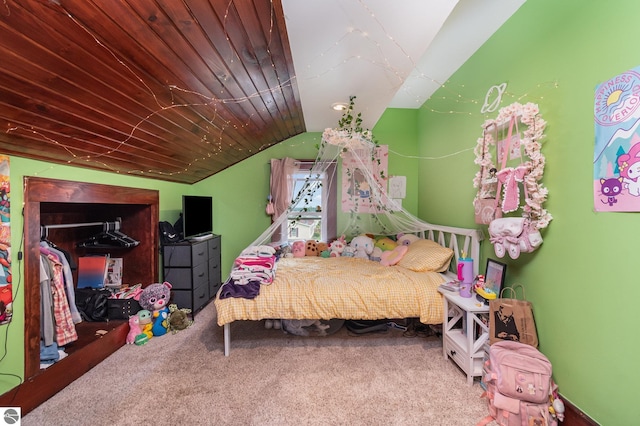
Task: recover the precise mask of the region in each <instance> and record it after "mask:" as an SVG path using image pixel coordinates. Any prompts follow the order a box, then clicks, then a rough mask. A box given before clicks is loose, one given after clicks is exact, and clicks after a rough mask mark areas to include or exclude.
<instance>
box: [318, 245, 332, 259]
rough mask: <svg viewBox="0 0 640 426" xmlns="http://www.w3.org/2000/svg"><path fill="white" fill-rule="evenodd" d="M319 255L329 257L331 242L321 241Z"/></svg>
mask: <svg viewBox="0 0 640 426" xmlns="http://www.w3.org/2000/svg"><path fill="white" fill-rule="evenodd" d="M317 248H318V256H320V257H329V244H327V243H324V242H322V241H320V242H319V243H318V246H317Z"/></svg>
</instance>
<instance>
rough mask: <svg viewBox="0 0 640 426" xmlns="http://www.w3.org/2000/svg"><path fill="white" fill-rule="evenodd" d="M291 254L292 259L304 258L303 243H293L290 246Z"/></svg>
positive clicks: (304, 249) (304, 248)
mask: <svg viewBox="0 0 640 426" xmlns="http://www.w3.org/2000/svg"><path fill="white" fill-rule="evenodd" d="M291 253H293V257H305V255H306V246H305V243H304V241H294V242H293V245H292V246H291Z"/></svg>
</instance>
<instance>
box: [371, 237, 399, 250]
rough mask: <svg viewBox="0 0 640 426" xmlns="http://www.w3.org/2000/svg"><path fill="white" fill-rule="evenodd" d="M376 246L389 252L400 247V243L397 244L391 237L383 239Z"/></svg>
mask: <svg viewBox="0 0 640 426" xmlns="http://www.w3.org/2000/svg"><path fill="white" fill-rule="evenodd" d="M374 246H375V247H379V248H380V250H382V251H388V250H393V249H394V248H396V247H397V246H398V243H396V242H395V241H393V240H392V239H391V238H389V237H382V238H380V239H379V240H377V241H376V242H375V244H374Z"/></svg>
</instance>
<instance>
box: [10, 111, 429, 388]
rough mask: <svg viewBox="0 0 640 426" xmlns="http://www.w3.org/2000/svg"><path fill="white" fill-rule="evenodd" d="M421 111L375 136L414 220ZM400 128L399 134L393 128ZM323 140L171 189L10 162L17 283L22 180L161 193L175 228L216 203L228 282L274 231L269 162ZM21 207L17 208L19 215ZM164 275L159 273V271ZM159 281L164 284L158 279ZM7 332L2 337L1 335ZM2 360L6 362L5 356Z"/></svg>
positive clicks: (276, 150)
mask: <svg viewBox="0 0 640 426" xmlns="http://www.w3.org/2000/svg"><path fill="white" fill-rule="evenodd" d="M416 117H417V111H415V110H413V111H400V110H395V111H393V110H392V111H389V112H387V113H385V116H384V117H383V118H382V119H381V120H380V122H379V125H378V127H377V128H376V129H374V130H375V131H379V133H380V135H379V137H378V141H379V143H381V144H388V145H389V149H390V155H389V173H390V174H393V175H406V176H407V179H408V181H409V182H408V185H407V198H406V200H405V201H406V202H405V203H404V205H405V208H407V209H408V210H410V211H412V212H414V213H416V212H417V204H418V190H417V186H418V185H417V174H418V166H417V162H416V161H415V160H411V157H412V156H415V155H416V153H417V150H416V146H415V140H416V135H417V126H416ZM398 127H400V128H402V131H400V132H396V131H394V129H395V128H398ZM320 137H321V134H320V133H305V134H302V135H299V136H296V137H294V138H291V139H288V140H286V141H284V142H282V143H280V144H278V145H276V146H274V147H271V148H269V149H267V150H265V151H263V152H261V153H259V154H256V155H254V156H252V157H250V158H248V159H246V160H244V161H242V162H241V163H239V164H237V165H235V166H233V167H230V168H228V169H226V170H224V171H222V172H220V173H218V174H216V175H215V176H212V177H210V178H208V179H205V180H203V181H201V182H198V183H196V184H194V185H185V184H176V183H168V182H163V181H158V180H152V179H145V178H139V177H130V176H125V175H121V174H112V173H103V172H95V171H91V170H87V169H82V168H76V167H70V166H61V165H56V164H51V163H46V162H41V161H34V160H28V159H24V158H21V157H11V158H10V163H11V188H12V191H11V205H12V207H13V208H12V217H11V234H12V235H11V236H12V238H11V245H12V248H13V250H12V272H13V275H14V280H15V281H14V282H20V283H22V282H23V281H22V279H21V277H23V276H24V271H23V265H22V263H21V262H20V261H18V258H17V253H18V251H19V250H18V249H16V248H18V247H21V245H20V243H21V241H20V239H21V234H22V227H23V221H22V215H20V214H19V212H20V208H19V206H21V205H22V202H23V194H22V190H21V189H22V181H23V177H24V176H38V177H43V178H52V179H67V180H75V181H82V182H93V183H106V184H110V185H120V186H130V187H137V188H147V189H156V190H158V191H159V192H160V220H167V221H169V222H171V223H173V222H175V220H176V219H177V218H178V215H179V213H180V210H181V207H182V195H183V194H199V195H211V196H213V203H214V206H213V208H214V217H213V226H214V232H215V233H217V234H221V235H222V266H223V267H222V274H223V279H224V277H226V276H228V273H229V271H230V270H231V265H232V262H233V260H234V259H235V257H236V256H237V255H238V253H240V251H241V250H242V249H244V248H245V247H246V246H247V245H249V244H250V243H251V242H252V241H254V239H255V238H257V237H258V236H259V235H260V234H261V233H262V232H263V231H264V230H265V229H266V228H267V227H268V226H269V224H270V217H269V216H267V215H266V213H265V206H266V199H267V195H268V194H269V172H270V168H269V160H270V159H271V158H283V157H286V156H289V157H293V158H299V159H313V158H315V156H316V153H317V146H318V144H319V143H320ZM17 206H18V207H17ZM159 267H160V265H159ZM160 276H162V275H161V274H160ZM15 287H16V288H17V290H16V295H15V301H14V310H15V314H14V316H13V320H12V322H11V323H10V324H9V325H8V326H7V325H5V326H1V327H0V346H3V345H4V343H5V341H6V342H7V348H8V349H7V355H6V357H5V358H4V359H3V360H2V361H0V393H3V392H5V391H7V390H9V389H11V388H13V387H14V386H16V385H17V384H18V383H19V382H20V379H19V377H21V376H22V374H23V368H24V364H23V362H24V361H23V359H24V351H23V346H24V340H23V332H24V318H23V315H22V312H24V309H23V306H24V302H23V295H24V292H23V290H24V285H23V284H22V285H21V286H20V287H18V286H15ZM3 330H4V331H5V333H3V332H2V331H3ZM0 356H1V355H0Z"/></svg>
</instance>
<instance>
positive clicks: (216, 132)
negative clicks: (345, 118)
mask: <svg viewBox="0 0 640 426" xmlns="http://www.w3.org/2000/svg"><path fill="white" fill-rule="evenodd" d="M231 3H232V2H229V5H228V6H227V9H226V11H225V15H224V19H223V27H224V28H225V30H224V34H225V37H226V41H227V43H229V44H231V43H232V41H231V39H230V37H229V34H228V33H227V31H226V23H227V19H228V17H229V10H230V8H231ZM358 3H359V4H360V5H361V7H362V8H363V9H365V10H366V11H367V13H368V14H369V16H370V18H371V20H372V21H373V22H374V23H375V25H376V26H378V27H379V28H380V29H381V31H382V32H383V33H384V35H385V36H386V40H387V41H388V42H389V43H390V44H391V45H392V46H394V47H395V49H396V53H398V52H399V53H400V54H401V55H402V56H403V57H404V58H405V59H406V60H407V61H409V62H410V63H411V65H412V68H413V69H414V70H417V72H418V76H419V78H420V79H422V80H426V81H428V82H429V83H431V84H435V85H437V87H439V88H440V89H441V92H442V93H445V95H443V96H439V97H437V98H432V99H435V100H438V101H443V102H446V103H448V104H451V103H453V104H458V105H465V106H464V107H462V108H460V109H459V110H456V109H449V110H445V111H442V110H438V109H436V108H428V107H427V108H426V110H427V111H429V112H431V113H437V114H458V115H467V116H470V117H471V116H476V115H479V116H482V113H481V112H479V111H480V108H479V106H480V105H482V102H483V100H477V99H471V98H467V97H465V96H463V94H462V93H463V92H464V86H463V85H461V86H459V87H458V88H457V89H456V88H454V87H450V86H452V85H451V83H450V82H449V81H447V82H439V81H437V80H436V79H434V78H431V77H429V76H428V75H426V74H425V73H424V72H422V71H421V70H419V69H418V64H417V62H416V60H415V59H414V58H413V57H412V56H411V55H410V54H408V53H407V52H406V51H405V50H404V49H403V47H402V46H401V44H400V43H399V42H398V41H397V40H396V39H395V38H394V36H393V34H389V33H388V32H387V31H386V29H385V28H384V25H383V24H382V23H381V22H380V20H379V19H378V18H377V17H376V15H375V13H373V11H372V10H371V9H370V8H369V6H368V5H367V4H366V2H365V1H363V0H359V1H358ZM4 4H5V7H6V9H7V16H9V14H10V12H11V10H10V8H9V5H8V4H7V2H6V1H5V2H4ZM58 6H59V7H60V8H61V10H63V11H64V13H65V14H66V16H67V17H68V18H69V20H70V21H71V22H72V23H73V24H74V25H77V26H79V27H80V28H82V29H83V30H84V31H85V32H86V33H87V34H88V35H89V36H90V37H91V38H92V39H93V40H94V41H95V43H96V44H97V46H99V48H101V49H104V50H105V51H107V52H108V53H109V54H110V56H111V57H112V58H113V59H114V60H115V61H116V62H117V63H118V64H119V66H120V67H122V69H123V70H124V72H126V73H128V74H131V75H133V76H134V77H135V79H136V80H137V81H139V82H140V85H141V87H142V88H143V90H144V92H145V93H148V96H150V97H151V98H152V99H153V101H154V103H155V104H156V105H157V108H156V109H155V110H153V111H152V112H150V113H149V114H147V115H146V116H144V117H143V118H141V119H138V120H137V121H136V122H135V123H134V124H132V126H131V129H130V131H129V132H128V133H127V134H126V136H125V137H124V138H123V139H122V140H120V141H118V142H117V144H116V145H115V146H114V147H112V148H107V147H105V148H104V151H103V152H101V153H96V154H88V155H85V154H81V153H79V152H77V149H74V148H73V147H72V146H71V145H69V144H65V143H64V142H63V141H62V140H56V139H54V138H52V137H49V136H46V135H44V134H42V132H39V131H37V130H35V129H33V128H24V127H22V126H17V125H14V124H12V123H8V125H7V130H6V133H16V134H19V133H20V132H25V133H31V134H33V135H37V136H38V137H39V138H42V139H43V140H45V141H47V142H49V143H51V144H53V145H55V146H58V147H60V148H61V149H62V150H63V151H65V152H66V153H68V155H69V157H70V158H69V160H68V161H67V162H66V164H69V165H73V164H76V163H79V162H93V163H95V164H100V165H101V166H102V168H105V169H108V170H111V171H112V172H115V173H119V174H127V175H135V176H146V175H152V176H175V175H180V174H182V173H186V172H188V171H189V170H190V169H191V168H193V167H195V165H196V163H198V162H201V161H206V160H207V159H210V158H212V157H216V156H218V155H221V153H222V152H223V141H224V137H225V134H226V132H228V131H229V130H230V129H234V130H238V129H247V128H249V126H250V125H251V123H252V120H253V119H255V113H251V114H248V116H247V117H246V119H244V120H243V121H242V122H233V121H232V120H231V119H228V118H225V117H223V116H222V115H221V114H220V113H219V111H218V109H217V107H218V105H221V104H231V103H234V104H241V103H244V102H250V101H251V100H252V99H254V98H259V97H260V96H261V95H262V94H264V93H266V92H271V93H274V94H277V93H278V92H281V91H282V90H283V89H285V88H291V87H293V86H294V85H295V80H296V77H292V78H290V79H287V80H285V81H280V77H279V76H278V73H276V72H274V75H276V76H278V84H277V85H276V86H275V87H270V88H268V89H265V90H262V91H258V92H255V93H252V94H249V95H247V96H242V97H230V96H226V97H225V95H228V94H227V93H225V92H224V90H221V91H220V93H219V95H220V96H219V97H214V96H211V95H206V94H203V93H199V92H198V91H194V90H191V89H186V88H183V87H180V86H179V85H176V84H170V83H169V84H166V86H165V88H166V90H167V91H168V94H169V95H170V99H171V103H170V104H164V103H163V102H162V101H161V100H160V97H159V96H158V94H157V93H156V92H154V90H153V89H152V88H151V86H150V85H149V84H148V83H147V82H146V81H145V79H144V78H143V77H141V75H140V74H138V73H137V72H136V71H135V70H134V69H133V68H132V67H131V66H129V65H128V64H127V63H126V62H125V61H124V60H122V59H121V58H120V57H119V56H118V54H117V53H116V52H114V51H112V50H111V49H110V48H109V47H108V46H107V45H106V44H105V43H103V42H102V41H101V40H100V39H99V38H98V36H97V35H96V34H94V33H93V32H92V31H91V30H90V29H89V28H88V27H87V26H85V25H84V24H83V23H82V22H80V21H79V20H78V19H76V18H75V17H74V16H73V15H72V14H71V13H70V12H69V11H68V10H66V9H65V8H64V6H63V5H61V4H58ZM273 31H274V10H273V5H272V6H271V20H270V26H269V28H268V38H269V40H271V37H272V35H273ZM355 34H357V35H359V36H360V37H363V38H365V39H366V40H367V41H368V42H369V43H371V45H372V46H374V47H375V51H376V52H378V54H379V55H380V56H381V58H380V56H379V57H377V58H376V57H365V56H362V55H361V54H353V55H351V56H349V57H346V58H344V59H343V60H342V61H341V62H340V63H338V64H327V68H325V69H323V70H322V71H319V72H317V73H315V74H313V75H309V76H308V77H306V78H305V79H307V80H310V79H317V78H320V77H321V76H323V75H326V74H328V73H336V74H339V73H340V67H342V66H344V65H345V64H347V63H349V62H351V61H365V62H368V63H370V64H372V65H374V66H377V67H381V68H383V69H384V70H385V71H386V72H388V73H389V74H390V75H391V76H393V78H395V79H397V82H398V84H397V88H399V87H400V86H401V85H402V83H403V82H404V79H405V78H406V77H407V76H406V75H405V73H404V72H402V71H401V70H400V68H398V67H396V66H394V65H393V64H394V60H391V58H390V57H389V56H388V55H385V54H383V46H382V44H381V42H380V41H378V40H375V39H374V38H372V37H371V36H370V35H369V33H367V32H366V31H363V30H361V29H358V28H348V29H347V30H346V31H345V33H344V34H342V35H340V36H339V37H338V38H337V39H336V40H335V42H333V44H332V45H331V46H330V47H328V48H327V49H326V50H325V51H323V52H322V53H320V54H319V55H317V56H316V57H314V58H312V60H311V61H310V62H309V63H308V64H307V65H306V69H308V70H311V69H316V68H318V67H316V66H314V65H313V64H314V63H317V62H320V61H322V60H323V59H324V58H325V56H326V54H328V53H329V50H330V49H337V48H340V47H341V45H342V44H343V43H346V41H347V40H348V38H349V37H351V36H354V35H355ZM389 43H387V44H386V46H387V47H388V44H389ZM229 50H230V51H231V52H233V51H234V50H233V49H232V48H230V49H229ZM265 57H266V58H267V59H268V61H269V63H270V66H271V67H272V68H273V69H274V70H275V69H276V65H275V62H274V59H273V57H272V52H271V50H270V46H269V45H267V47H266V50H265ZM228 60H229V61H231V62H233V61H236V60H240V58H238V57H234V58H228ZM261 62H262V61H261ZM548 87H553V88H557V87H558V84H557V82H544V83H540V84H538V85H536V86H535V87H534V88H532V89H531V90H529V91H526V93H524V94H521V95H516V94H514V93H510V92H508V91H504V92H503V94H502V95H503V96H504V97H510V98H512V99H514V100H518V101H519V100H521V99H523V98H528V99H533V100H538V101H539V100H542V99H543V98H542V96H539V97H532V92H537V91H539V89H546V88H548ZM177 94H179V95H189V96H195V97H197V98H199V99H200V102H193V103H189V102H187V103H185V102H180V101H179V100H178V99H180V98H182V97H183V96H177ZM174 95H176V96H174ZM416 99H419V95H418V94H416ZM469 104H471V105H473V106H474V111H469V110H468V105H469ZM193 106H201V107H203V108H209V109H210V111H209V115H208V116H207V117H205V118H206V123H207V125H206V127H205V128H204V134H203V135H202V137H201V141H202V142H203V143H204V144H205V145H206V146H207V147H209V150H208V152H206V153H205V154H204V155H202V154H199V155H195V154H194V155H193V157H192V158H191V160H190V161H188V162H187V163H186V166H185V167H181V168H180V169H179V170H166V169H165V170H150V169H149V170H142V169H130V170H122V169H118V168H115V167H113V166H110V165H108V164H106V163H105V162H104V161H102V160H101V159H100V158H101V157H105V156H110V155H113V154H114V153H117V152H118V151H121V150H123V148H124V147H126V146H128V144H129V143H130V141H131V139H132V138H133V137H134V134H135V133H136V131H138V130H139V129H140V127H141V126H142V125H143V124H145V123H146V122H148V121H149V120H150V119H151V118H152V117H154V116H158V115H161V114H162V113H164V112H166V111H169V110H172V109H179V108H185V107H193ZM337 106H339V103H335V104H333V105H332V108H334V109H336V107H337ZM476 107H477V108H476ZM261 111H262V112H266V111H267V107H266V106H263V107H262V108H261ZM132 118H133V117H132ZM69 138H72V136H69ZM314 139H315V141H314V142H317V141H319V140H320V139H319V138H314ZM303 143H304V142H303ZM268 146H271V145H266V146H265V145H262V146H261V147H260V148H258V149H257V150H256V149H252V148H245V147H243V146H241V145H240V144H236V145H233V148H234V149H235V150H236V151H238V152H243V153H249V154H253V153H256V152H259V151H261V150H262V149H264V148H265V147H268ZM469 150H473V147H470V148H468V149H464V150H461V151H458V152H456V153H452V154H447V155H445V156H443V157H438V158H445V157H448V156H451V155H458V154H460V153H463V152H466V151H469ZM390 152H393V151H390ZM395 154H396V155H399V156H404V155H402V154H399V153H395ZM404 157H407V158H421V159H436V158H425V157H412V156H404ZM50 168H53V166H51V167H50Z"/></svg>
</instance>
